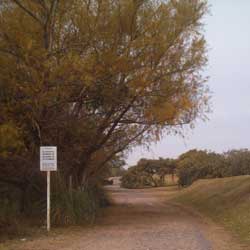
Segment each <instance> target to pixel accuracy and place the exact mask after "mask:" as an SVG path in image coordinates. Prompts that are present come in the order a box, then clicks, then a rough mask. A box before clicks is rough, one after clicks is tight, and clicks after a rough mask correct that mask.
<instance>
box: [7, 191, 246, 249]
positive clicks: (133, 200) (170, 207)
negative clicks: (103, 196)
mask: <svg viewBox="0 0 250 250" xmlns="http://www.w3.org/2000/svg"><path fill="white" fill-rule="evenodd" d="M109 192H110V194H111V197H112V200H113V203H114V205H113V206H111V207H109V208H107V209H105V210H104V214H103V216H100V218H99V219H98V221H97V224H96V225H95V226H92V227H87V228H81V227H73V228H67V229H62V230H58V229H57V230H55V231H54V232H52V233H51V235H50V236H48V237H45V236H43V237H40V238H36V239H33V240H28V241H26V242H19V244H14V245H13V246H12V247H9V248H8V250H14V249H15V250H229V249H230V250H241V249H249V248H243V247H242V246H239V245H237V244H236V243H234V240H233V239H232V238H231V237H230V236H229V235H228V234H227V233H225V232H224V230H223V229H221V228H219V227H217V226H215V225H213V224H212V223H210V222H209V223H208V222H205V221H204V220H203V219H202V218H201V217H199V216H194V215H193V214H192V213H190V212H188V211H186V210H185V209H183V208H181V207H179V206H176V205H174V204H172V203H171V202H168V201H167V197H168V196H169V195H171V193H172V192H175V191H171V190H170V191H169V190H167V189H166V188H157V189H144V190H127V189H121V188H119V187H118V186H113V187H110V188H109Z"/></svg>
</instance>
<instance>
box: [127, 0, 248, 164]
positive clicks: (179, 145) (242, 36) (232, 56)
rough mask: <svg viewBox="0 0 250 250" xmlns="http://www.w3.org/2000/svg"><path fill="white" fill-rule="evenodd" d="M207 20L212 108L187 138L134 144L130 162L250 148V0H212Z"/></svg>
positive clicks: (168, 137) (208, 72)
mask: <svg viewBox="0 0 250 250" xmlns="http://www.w3.org/2000/svg"><path fill="white" fill-rule="evenodd" d="M209 3H210V5H211V8H210V9H211V15H210V16H208V17H207V18H206V20H205V23H206V26H205V35H206V38H207V42H208V46H209V48H210V49H209V66H208V67H207V72H206V74H207V75H209V76H210V79H209V82H208V85H209V86H210V89H211V91H212V93H213V94H212V109H213V113H212V114H210V115H209V119H210V120H209V121H207V122H206V123H204V122H199V123H198V124H197V126H196V128H195V129H194V130H193V131H191V132H189V133H187V134H186V138H185V139H182V138H180V137H174V136H167V135H166V136H165V137H164V138H163V139H162V140H161V142H159V143H157V144H154V145H151V147H150V150H149V151H147V150H145V149H143V148H136V149H134V150H133V152H132V153H131V154H130V155H129V157H128V160H127V163H128V165H133V164H135V163H136V162H137V161H138V160H139V159H140V158H142V157H144V158H158V157H165V158H167V157H177V156H178V155H180V154H181V153H183V152H186V151H188V150H189V149H193V148H198V149H208V150H213V151H216V152H223V151H227V150H229V149H233V148H250V0H237V1H236V0H210V1H209Z"/></svg>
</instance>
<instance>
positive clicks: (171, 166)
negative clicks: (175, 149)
mask: <svg viewBox="0 0 250 250" xmlns="http://www.w3.org/2000/svg"><path fill="white" fill-rule="evenodd" d="M175 168H176V165H175V161H174V160H170V159H162V158H160V159H159V160H148V159H141V160H140V161H139V162H138V163H137V165H136V166H134V167H131V168H129V169H128V171H126V172H125V174H124V175H123V176H122V179H121V185H122V187H125V188H144V187H160V186H165V185H166V184H167V183H166V181H165V176H166V175H170V174H171V175H172V176H174V175H175Z"/></svg>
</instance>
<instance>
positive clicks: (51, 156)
mask: <svg viewBox="0 0 250 250" xmlns="http://www.w3.org/2000/svg"><path fill="white" fill-rule="evenodd" d="M40 170H41V171H46V172H47V231H48V232H49V231H50V172H51V171H57V147H40Z"/></svg>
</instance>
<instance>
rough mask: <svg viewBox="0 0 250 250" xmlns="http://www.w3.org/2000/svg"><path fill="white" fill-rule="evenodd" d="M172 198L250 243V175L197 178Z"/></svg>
mask: <svg viewBox="0 0 250 250" xmlns="http://www.w3.org/2000/svg"><path fill="white" fill-rule="evenodd" d="M174 200H175V201H176V202H178V203H181V204H183V205H186V206H189V207H193V208H194V209H196V210H198V211H199V212H201V213H203V214H204V215H206V216H208V217H210V218H212V219H213V220H214V221H216V222H219V223H221V224H223V225H224V226H225V227H226V228H227V229H228V230H230V231H232V232H233V233H234V235H236V236H238V238H240V239H241V240H242V241H243V242H245V243H250V176H238V177H229V178H222V179H210V180H199V181H197V182H195V183H194V184H193V185H192V186H190V187H188V188H186V189H184V190H182V191H181V192H180V193H179V194H178V195H177V197H175V198H174Z"/></svg>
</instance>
